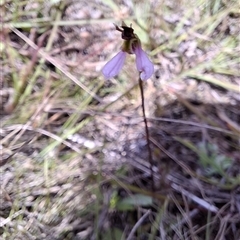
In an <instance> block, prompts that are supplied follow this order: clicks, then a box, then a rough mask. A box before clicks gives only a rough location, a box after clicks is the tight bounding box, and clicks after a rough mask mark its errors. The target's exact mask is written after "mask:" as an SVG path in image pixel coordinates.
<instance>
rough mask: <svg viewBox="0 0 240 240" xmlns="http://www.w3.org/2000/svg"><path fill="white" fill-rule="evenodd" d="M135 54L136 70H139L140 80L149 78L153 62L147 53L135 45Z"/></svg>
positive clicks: (151, 73)
mask: <svg viewBox="0 0 240 240" xmlns="http://www.w3.org/2000/svg"><path fill="white" fill-rule="evenodd" d="M134 53H135V55H136V65H137V70H138V71H139V72H141V74H140V78H141V79H142V80H147V79H149V78H150V77H151V76H152V75H153V73H154V66H153V63H152V62H151V61H150V60H149V58H148V56H147V54H146V53H145V52H144V51H143V50H142V48H141V46H137V47H136V48H135V50H134Z"/></svg>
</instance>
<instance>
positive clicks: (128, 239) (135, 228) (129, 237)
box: [126, 210, 151, 240]
mask: <svg viewBox="0 0 240 240" xmlns="http://www.w3.org/2000/svg"><path fill="white" fill-rule="evenodd" d="M150 212H151V210H148V211H147V212H145V213H144V215H143V216H142V217H141V218H140V219H139V220H138V221H137V223H136V224H135V226H134V227H133V229H132V231H131V232H130V234H129V235H128V238H127V239H126V240H131V239H133V234H134V233H135V232H136V230H137V229H138V227H139V226H140V225H141V224H142V222H143V221H144V219H145V218H146V217H147V216H148V215H149V214H150Z"/></svg>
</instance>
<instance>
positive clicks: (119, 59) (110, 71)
mask: <svg viewBox="0 0 240 240" xmlns="http://www.w3.org/2000/svg"><path fill="white" fill-rule="evenodd" d="M126 55H127V54H126V52H123V51H120V52H119V53H118V54H117V55H116V56H114V57H113V58H112V59H111V60H110V61H109V62H107V63H106V64H105V65H104V67H103V69H102V74H103V75H104V77H105V78H106V79H107V80H108V79H110V78H112V77H115V76H116V75H118V73H119V72H120V70H121V69H122V67H123V64H124V61H125V59H126Z"/></svg>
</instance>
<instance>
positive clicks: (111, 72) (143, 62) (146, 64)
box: [102, 22, 154, 80]
mask: <svg viewBox="0 0 240 240" xmlns="http://www.w3.org/2000/svg"><path fill="white" fill-rule="evenodd" d="M122 28H123V29H121V28H119V27H118V26H116V30H118V31H120V32H122V38H123V39H124V40H125V41H124V43H123V46H122V49H121V51H120V52H119V53H118V54H117V55H115V56H114V57H113V58H112V59H111V60H110V61H109V62H107V63H106V64H105V66H104V67H103V69H102V73H103V75H104V77H105V78H106V79H107V80H108V79H110V78H112V77H115V76H116V75H118V73H119V72H120V70H121V69H122V67H123V64H124V62H125V59H126V56H127V53H128V54H135V55H136V66H137V70H138V71H139V72H140V78H141V80H147V79H149V78H150V77H151V76H152V75H153V72H154V66H153V63H152V62H151V61H150V60H149V58H148V56H147V54H146V52H144V51H143V50H142V47H141V42H140V39H139V38H138V36H137V35H136V34H134V33H133V31H134V30H133V29H132V27H131V26H130V27H127V26H126V24H125V23H124V22H123V24H122Z"/></svg>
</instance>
